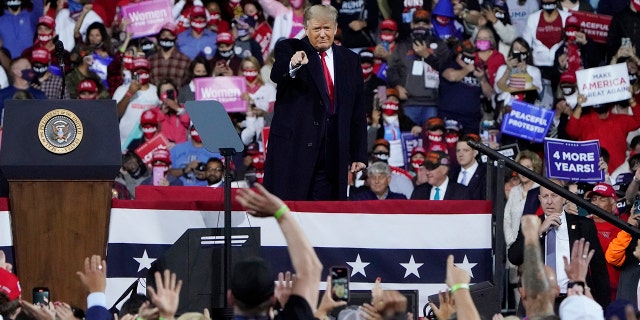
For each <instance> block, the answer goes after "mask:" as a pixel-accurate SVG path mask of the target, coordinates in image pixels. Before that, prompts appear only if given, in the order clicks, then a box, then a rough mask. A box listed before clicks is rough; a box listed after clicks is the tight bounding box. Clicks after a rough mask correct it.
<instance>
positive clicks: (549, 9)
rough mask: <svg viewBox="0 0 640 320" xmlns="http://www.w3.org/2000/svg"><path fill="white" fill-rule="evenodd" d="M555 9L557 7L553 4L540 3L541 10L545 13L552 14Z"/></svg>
mask: <svg viewBox="0 0 640 320" xmlns="http://www.w3.org/2000/svg"><path fill="white" fill-rule="evenodd" d="M557 7H558V5H557V4H556V3H555V2H543V3H542V10H544V11H545V12H546V13H551V12H553V10H556V8H557Z"/></svg>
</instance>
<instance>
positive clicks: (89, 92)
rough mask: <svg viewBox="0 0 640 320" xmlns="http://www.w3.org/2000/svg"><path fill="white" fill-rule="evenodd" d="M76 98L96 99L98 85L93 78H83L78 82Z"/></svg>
mask: <svg viewBox="0 0 640 320" xmlns="http://www.w3.org/2000/svg"><path fill="white" fill-rule="evenodd" d="M78 99H80V100H96V99H98V85H97V84H96V82H95V81H94V80H93V79H84V80H82V81H80V83H79V84H78Z"/></svg>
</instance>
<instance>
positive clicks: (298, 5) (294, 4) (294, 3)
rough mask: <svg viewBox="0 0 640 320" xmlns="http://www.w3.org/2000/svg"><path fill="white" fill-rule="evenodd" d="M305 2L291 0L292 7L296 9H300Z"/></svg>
mask: <svg viewBox="0 0 640 320" xmlns="http://www.w3.org/2000/svg"><path fill="white" fill-rule="evenodd" d="M303 3H304V0H289V4H291V7H292V8H293V9H296V10H297V9H300V8H301V7H302V4H303Z"/></svg>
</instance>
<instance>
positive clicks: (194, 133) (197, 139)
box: [191, 129, 202, 143]
mask: <svg viewBox="0 0 640 320" xmlns="http://www.w3.org/2000/svg"><path fill="white" fill-rule="evenodd" d="M191 139H192V140H193V141H195V142H196V143H201V142H202V139H201V138H200V134H198V131H196V129H191Z"/></svg>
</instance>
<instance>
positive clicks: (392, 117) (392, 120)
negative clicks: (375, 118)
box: [382, 106, 400, 126]
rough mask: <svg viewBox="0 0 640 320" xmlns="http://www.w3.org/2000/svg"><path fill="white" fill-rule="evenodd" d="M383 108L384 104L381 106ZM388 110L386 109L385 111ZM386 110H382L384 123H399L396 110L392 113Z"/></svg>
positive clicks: (392, 124)
mask: <svg viewBox="0 0 640 320" xmlns="http://www.w3.org/2000/svg"><path fill="white" fill-rule="evenodd" d="M383 108H384V106H383ZM387 112H388V111H387ZM387 112H385V110H382V120H383V121H384V123H386V124H387V125H391V126H394V125H398V126H399V125H400V122H399V121H398V113H397V112H396V113H395V114H393V115H388V114H387Z"/></svg>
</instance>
